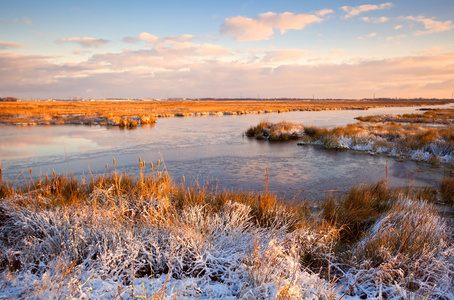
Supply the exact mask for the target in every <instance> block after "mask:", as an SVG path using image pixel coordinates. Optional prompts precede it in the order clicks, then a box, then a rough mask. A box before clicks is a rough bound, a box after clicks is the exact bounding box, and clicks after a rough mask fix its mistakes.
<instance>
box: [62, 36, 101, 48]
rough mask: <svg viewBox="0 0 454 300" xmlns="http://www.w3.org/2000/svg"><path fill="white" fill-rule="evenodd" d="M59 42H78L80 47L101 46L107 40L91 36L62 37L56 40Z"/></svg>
mask: <svg viewBox="0 0 454 300" xmlns="http://www.w3.org/2000/svg"><path fill="white" fill-rule="evenodd" d="M58 41H59V42H69V43H77V44H80V45H81V46H82V47H99V46H102V45H104V44H106V43H108V42H109V41H107V40H103V39H95V38H91V37H82V38H80V37H70V38H62V39H59V40H58Z"/></svg>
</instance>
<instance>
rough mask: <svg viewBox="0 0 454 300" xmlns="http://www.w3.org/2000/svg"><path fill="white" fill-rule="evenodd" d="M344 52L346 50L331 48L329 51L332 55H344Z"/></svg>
mask: <svg viewBox="0 0 454 300" xmlns="http://www.w3.org/2000/svg"><path fill="white" fill-rule="evenodd" d="M345 52H346V51H345V49H331V50H330V51H329V53H330V54H332V55H344V54H345Z"/></svg>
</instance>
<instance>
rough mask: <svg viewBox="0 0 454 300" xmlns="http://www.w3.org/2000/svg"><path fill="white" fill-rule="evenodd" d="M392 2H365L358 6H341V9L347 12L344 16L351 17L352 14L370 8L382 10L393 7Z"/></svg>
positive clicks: (369, 9) (355, 14)
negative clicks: (374, 3) (377, 3)
mask: <svg viewBox="0 0 454 300" xmlns="http://www.w3.org/2000/svg"><path fill="white" fill-rule="evenodd" d="M393 5H394V4H393V3H391V2H386V3H383V4H380V5H373V4H365V5H360V6H355V7H352V6H342V7H341V9H342V10H343V11H344V12H346V13H347V14H346V15H345V18H346V19H348V18H351V17H354V16H357V15H359V14H361V13H364V12H367V11H371V10H382V9H389V8H391V7H393Z"/></svg>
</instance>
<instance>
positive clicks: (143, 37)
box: [139, 32, 159, 44]
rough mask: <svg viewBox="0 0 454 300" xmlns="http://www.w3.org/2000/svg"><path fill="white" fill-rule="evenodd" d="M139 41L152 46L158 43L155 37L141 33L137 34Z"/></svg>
mask: <svg viewBox="0 0 454 300" xmlns="http://www.w3.org/2000/svg"><path fill="white" fill-rule="evenodd" d="M139 39H141V40H142V41H145V42H148V43H152V44H154V43H156V42H158V41H159V38H158V37H157V36H155V35H154V34H151V33H148V32H142V33H141V34H139Z"/></svg>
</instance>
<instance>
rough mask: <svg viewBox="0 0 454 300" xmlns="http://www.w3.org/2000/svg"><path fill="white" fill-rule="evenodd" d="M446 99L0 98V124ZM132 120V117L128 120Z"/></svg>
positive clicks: (115, 122) (147, 119) (113, 121)
mask: <svg viewBox="0 0 454 300" xmlns="http://www.w3.org/2000/svg"><path fill="white" fill-rule="evenodd" d="M446 103H450V102H449V101H443V100H412V101H408V100H377V101H374V100H369V101H354V100H332V101H302V100H253V99H249V100H247V101H245V100H243V101H240V100H204V101H195V100H186V101H149V100H146V101H125V100H123V101H110V100H100V101H18V102H0V124H17V125H59V124H85V125H91V124H98V125H103V126H123V127H124V128H134V125H132V124H133V123H134V122H136V123H137V124H136V125H141V124H150V123H154V122H155V120H156V118H160V117H162V118H164V117H185V116H205V115H243V114H249V113H258V114H260V113H271V112H278V113H283V112H289V111H300V110H301V111H321V110H341V109H368V108H374V107H385V106H386V107H395V106H419V105H437V104H446ZM128 120H129V121H128Z"/></svg>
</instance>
